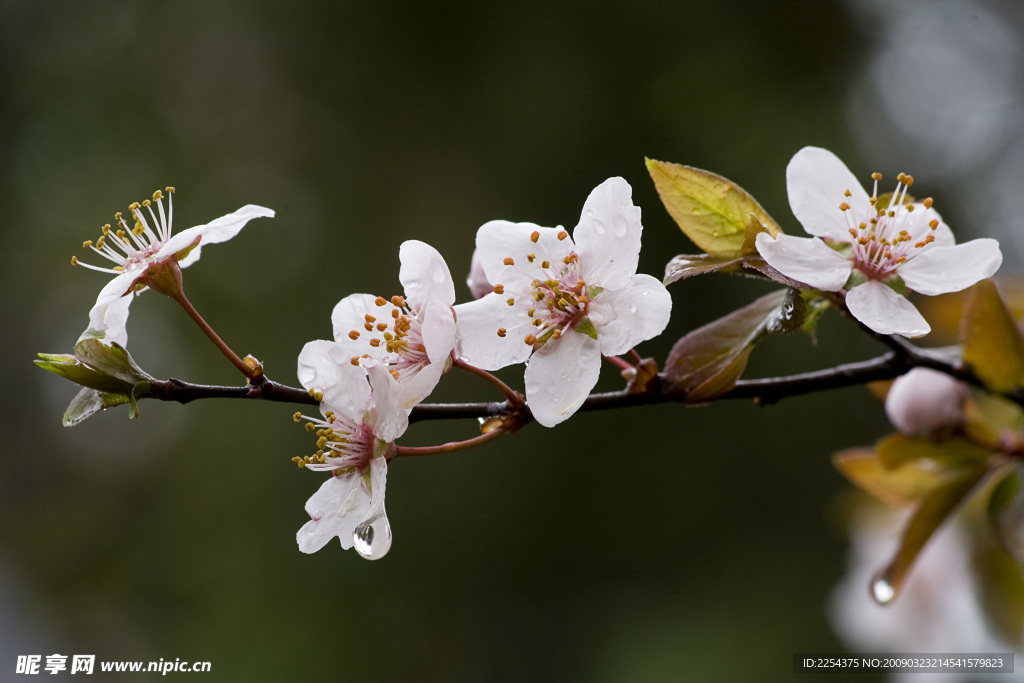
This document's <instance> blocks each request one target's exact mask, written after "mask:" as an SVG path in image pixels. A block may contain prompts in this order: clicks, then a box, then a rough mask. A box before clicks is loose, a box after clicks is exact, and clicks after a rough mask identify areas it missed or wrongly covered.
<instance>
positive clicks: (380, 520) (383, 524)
mask: <svg viewBox="0 0 1024 683" xmlns="http://www.w3.org/2000/svg"><path fill="white" fill-rule="evenodd" d="M369 470H370V471H369V478H370V509H369V510H367V512H366V515H365V516H364V517H363V519H362V520H361V521H360V522H359V526H357V527H356V528H355V530H354V531H353V534H352V536H353V546H354V547H355V549H356V552H358V553H359V554H360V555H361V556H362V557H364V558H366V559H367V560H379V559H380V558H382V557H384V556H385V555H387V554H388V551H389V550H391V524H390V523H389V522H388V513H387V511H386V510H385V509H384V492H385V490H386V487H387V480H388V462H387V460H385V459H384V458H383V457H378V458H374V459H372V460H371V461H370V465H369Z"/></svg>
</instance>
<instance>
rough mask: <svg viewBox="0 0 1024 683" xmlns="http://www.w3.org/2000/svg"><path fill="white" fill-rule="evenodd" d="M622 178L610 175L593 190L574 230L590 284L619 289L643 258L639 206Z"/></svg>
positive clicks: (583, 272) (584, 270) (577, 251)
mask: <svg viewBox="0 0 1024 683" xmlns="http://www.w3.org/2000/svg"><path fill="white" fill-rule="evenodd" d="M632 192H633V191H632V188H630V186H629V183H627V182H626V181H625V180H623V179H622V178H609V179H608V180H606V181H604V182H603V183H601V184H600V185H598V186H597V187H596V188H594V191H593V192H591V193H590V196H589V197H587V201H586V203H584V205H583V214H582V215H581V216H580V222H579V224H578V225H577V226H576V228H575V229H574V230H573V233H572V235H573V240H574V241H575V242H576V253H577V254H578V255H579V263H580V271H581V274H582V276H583V279H584V280H585V281H586V283H587V284H588V285H597V286H599V287H604V288H606V289H620V288H622V287H624V286H625V285H626V282H627V281H628V280H629V278H630V277H632V276H633V274H634V273H636V268H637V264H638V263H639V259H640V235H641V233H642V232H643V226H642V225H641V223H640V208H639V207H637V206H634V205H633V200H632Z"/></svg>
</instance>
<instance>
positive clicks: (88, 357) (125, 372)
mask: <svg viewBox="0 0 1024 683" xmlns="http://www.w3.org/2000/svg"><path fill="white" fill-rule="evenodd" d="M75 357H77V358H78V359H79V360H80V361H82V362H83V363H85V364H86V365H89V366H91V367H93V368H95V369H96V370H99V371H100V372H105V373H107V374H108V375H112V376H114V377H116V378H118V379H120V380H122V381H125V382H128V383H130V384H132V385H134V384H135V383H136V382H140V381H142V380H152V379H153V378H152V377H151V376H150V375H148V374H146V372H145V371H144V370H143V369H142V368H140V367H139V366H138V365H136V363H135V361H134V360H133V359H132V357H131V355H130V354H129V353H128V351H127V349H125V348H124V347H123V346H121V345H120V344H118V343H117V342H111V343H110V344H104V343H103V342H101V341H100V340H98V339H94V338H91V337H87V338H85V339H82V340H80V341H79V342H78V343H77V344H75Z"/></svg>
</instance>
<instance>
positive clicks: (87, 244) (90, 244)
mask: <svg viewBox="0 0 1024 683" xmlns="http://www.w3.org/2000/svg"><path fill="white" fill-rule="evenodd" d="M91 246H92V240H86V241H84V242H82V247H83V248H85V247H91Z"/></svg>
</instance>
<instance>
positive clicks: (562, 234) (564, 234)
mask: <svg viewBox="0 0 1024 683" xmlns="http://www.w3.org/2000/svg"><path fill="white" fill-rule="evenodd" d="M568 236H569V233H567V232H566V231H565V230H561V231H559V233H558V239H559V240H564V239H565V238H566V237H568Z"/></svg>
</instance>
